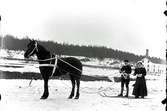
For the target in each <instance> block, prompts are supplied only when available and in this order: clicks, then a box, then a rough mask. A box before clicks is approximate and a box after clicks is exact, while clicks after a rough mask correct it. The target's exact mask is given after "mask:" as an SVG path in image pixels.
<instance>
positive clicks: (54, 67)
mask: <svg viewBox="0 0 167 111" xmlns="http://www.w3.org/2000/svg"><path fill="white" fill-rule="evenodd" d="M56 67H57V56H55V64H54V66H53V70H52V75H51V76H50V77H52V76H53V74H54V73H55V70H56Z"/></svg>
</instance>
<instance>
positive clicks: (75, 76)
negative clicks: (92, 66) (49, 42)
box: [24, 40, 82, 99]
mask: <svg viewBox="0 0 167 111" xmlns="http://www.w3.org/2000/svg"><path fill="white" fill-rule="evenodd" d="M27 47H28V49H27V51H26V52H25V54H24V57H25V58H29V57H30V56H32V55H34V54H36V56H37V58H38V62H39V64H40V65H41V66H40V67H39V69H40V72H41V75H42V77H43V80H44V92H43V95H42V96H41V99H47V97H48V96H49V90H48V80H49V78H50V76H61V75H63V74H69V77H70V79H71V83H72V90H71V94H70V96H69V97H68V98H69V99H71V98H73V97H74V92H75V84H76V85H77V92H76V96H75V99H78V98H79V95H80V94H79V88H80V78H81V74H82V63H81V62H80V60H78V59H76V58H73V57H67V58H57V59H56V58H55V59H50V58H54V57H55V55H53V54H51V53H50V52H49V51H48V50H46V49H45V48H44V47H43V46H42V45H40V44H38V43H37V41H34V40H30V42H29V44H28V45H27ZM44 64H50V65H52V66H42V65H44ZM53 65H55V66H56V67H53Z"/></svg>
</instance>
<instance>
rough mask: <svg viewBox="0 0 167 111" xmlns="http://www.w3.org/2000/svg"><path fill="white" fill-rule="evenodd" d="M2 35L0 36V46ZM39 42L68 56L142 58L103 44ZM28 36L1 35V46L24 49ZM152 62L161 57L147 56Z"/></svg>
mask: <svg viewBox="0 0 167 111" xmlns="http://www.w3.org/2000/svg"><path fill="white" fill-rule="evenodd" d="M1 41H2V37H0V46H1V43H2V42H1ZM37 41H38V43H39V44H41V45H43V46H44V47H45V48H46V49H48V50H49V51H50V52H52V53H55V54H57V55H70V56H85V57H93V58H98V59H104V58H113V59H117V60H125V59H128V60H129V61H131V62H137V61H139V60H141V59H142V58H144V56H141V55H135V54H133V53H130V52H125V51H121V50H115V49H112V48H107V47H104V46H85V45H73V44H67V43H57V42H53V41H40V40H37ZM28 42H29V38H28V37H26V38H23V39H18V38H16V37H14V36H12V35H5V36H4V37H3V48H5V49H9V50H24V51H25V50H26V47H27V44H28ZM149 59H150V60H151V61H152V62H154V63H162V59H160V58H157V57H150V58H149Z"/></svg>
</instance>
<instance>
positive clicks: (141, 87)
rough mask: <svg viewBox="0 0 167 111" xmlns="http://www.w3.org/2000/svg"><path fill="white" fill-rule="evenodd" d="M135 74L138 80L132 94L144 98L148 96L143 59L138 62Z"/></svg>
mask: <svg viewBox="0 0 167 111" xmlns="http://www.w3.org/2000/svg"><path fill="white" fill-rule="evenodd" d="M134 75H136V76H137V78H136V82H135V84H134V89H133V92H132V94H133V95H135V98H139V96H141V98H144V96H147V86H146V80H145V76H146V69H145V68H144V66H143V64H142V62H141V61H139V62H137V67H136V68H135V71H134Z"/></svg>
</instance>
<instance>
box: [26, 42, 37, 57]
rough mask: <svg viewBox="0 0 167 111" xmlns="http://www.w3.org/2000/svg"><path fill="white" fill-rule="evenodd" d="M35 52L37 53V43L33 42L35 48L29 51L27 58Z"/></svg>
mask: <svg viewBox="0 0 167 111" xmlns="http://www.w3.org/2000/svg"><path fill="white" fill-rule="evenodd" d="M35 50H36V51H37V52H38V43H37V42H35V47H34V49H33V50H32V51H31V53H29V54H28V57H29V56H30V55H31V54H33V53H34V51H35Z"/></svg>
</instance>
